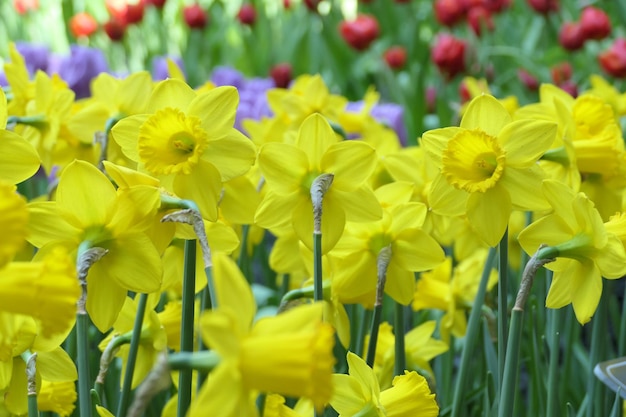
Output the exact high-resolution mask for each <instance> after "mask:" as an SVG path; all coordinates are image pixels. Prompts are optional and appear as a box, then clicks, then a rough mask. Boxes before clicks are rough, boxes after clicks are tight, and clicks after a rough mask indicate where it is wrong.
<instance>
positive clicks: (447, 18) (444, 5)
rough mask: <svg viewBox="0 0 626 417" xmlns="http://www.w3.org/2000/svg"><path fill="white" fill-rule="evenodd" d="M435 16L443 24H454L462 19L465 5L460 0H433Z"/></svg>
mask: <svg viewBox="0 0 626 417" xmlns="http://www.w3.org/2000/svg"><path fill="white" fill-rule="evenodd" d="M433 8H434V9H435V17H436V18H437V21H438V22H439V23H441V24H442V25H444V26H454V25H455V24H457V23H459V22H460V21H461V20H463V17H464V16H465V7H464V5H463V2H462V1H461V0H435V2H434V3H433Z"/></svg>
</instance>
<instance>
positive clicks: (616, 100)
mask: <svg viewBox="0 0 626 417" xmlns="http://www.w3.org/2000/svg"><path fill="white" fill-rule="evenodd" d="M589 82H590V83H591V88H589V89H588V90H587V91H585V92H583V95H585V94H591V95H594V96H598V97H600V98H601V99H602V100H604V102H606V103H607V104H609V105H610V106H611V107H612V108H613V111H614V112H615V116H617V117H619V116H623V115H625V114H626V93H622V92H619V91H618V90H617V89H616V88H615V86H614V85H613V84H612V83H610V82H608V81H607V80H605V79H604V78H602V77H601V76H599V75H597V74H592V75H591V76H590V77H589Z"/></svg>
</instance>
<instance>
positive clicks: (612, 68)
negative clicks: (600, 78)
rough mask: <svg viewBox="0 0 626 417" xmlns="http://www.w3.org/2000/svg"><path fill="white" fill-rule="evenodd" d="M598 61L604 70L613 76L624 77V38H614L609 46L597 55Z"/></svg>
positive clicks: (625, 72) (625, 69)
mask: <svg viewBox="0 0 626 417" xmlns="http://www.w3.org/2000/svg"><path fill="white" fill-rule="evenodd" d="M598 61H600V66H601V67H602V69H603V70H604V71H606V72H607V73H608V74H610V75H612V76H613V77H618V78H625V77H626V39H624V38H618V39H615V42H613V45H611V47H610V48H609V49H608V50H606V51H604V52H602V53H601V54H600V55H598Z"/></svg>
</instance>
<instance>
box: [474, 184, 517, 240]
mask: <svg viewBox="0 0 626 417" xmlns="http://www.w3.org/2000/svg"><path fill="white" fill-rule="evenodd" d="M510 216H511V198H510V197H509V194H508V192H507V191H506V190H505V189H504V188H502V187H499V186H495V187H493V188H490V189H488V190H487V191H486V192H484V193H472V194H470V196H469V199H468V200H467V218H468V220H469V222H470V224H471V225H472V228H473V229H474V231H475V232H476V234H477V235H478V236H479V237H480V238H481V239H482V240H484V241H485V243H487V244H488V245H489V246H492V247H495V246H496V245H497V244H498V242H500V239H502V236H503V235H504V231H505V230H506V228H507V226H508V224H509V217H510Z"/></svg>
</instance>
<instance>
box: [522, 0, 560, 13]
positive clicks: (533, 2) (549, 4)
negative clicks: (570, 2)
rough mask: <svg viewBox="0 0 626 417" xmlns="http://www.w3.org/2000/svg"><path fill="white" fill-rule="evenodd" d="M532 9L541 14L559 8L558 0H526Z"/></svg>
mask: <svg viewBox="0 0 626 417" xmlns="http://www.w3.org/2000/svg"><path fill="white" fill-rule="evenodd" d="M526 2H527V3H528V5H529V6H530V7H532V8H533V10H534V11H536V12H537V13H541V14H548V13H550V12H556V11H558V10H559V0H526Z"/></svg>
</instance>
